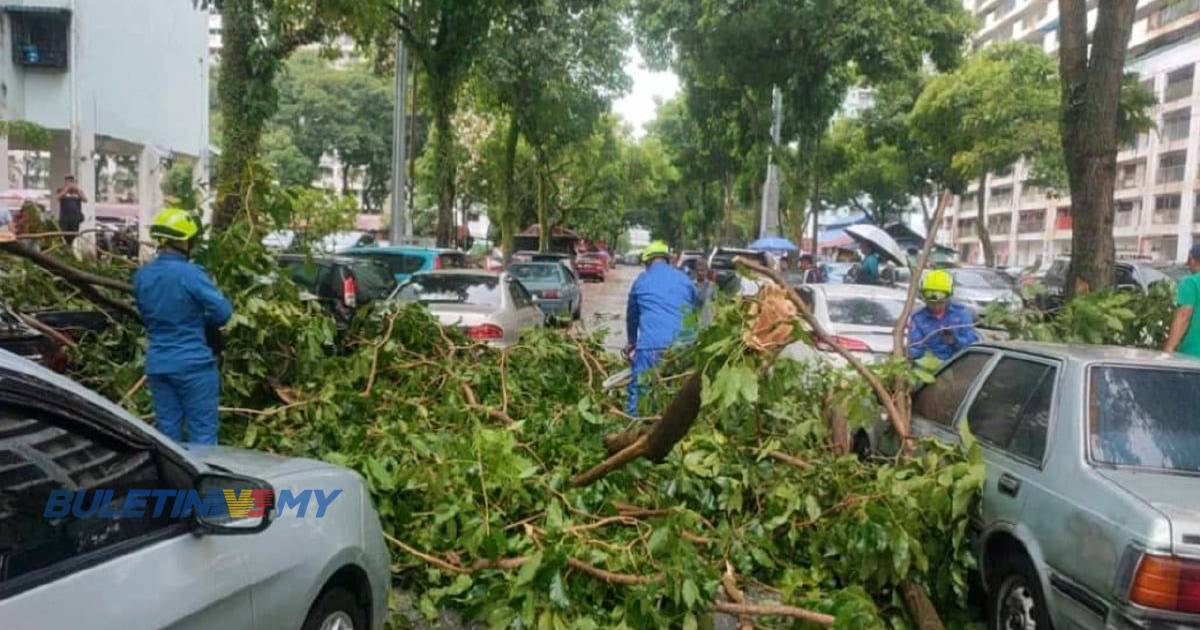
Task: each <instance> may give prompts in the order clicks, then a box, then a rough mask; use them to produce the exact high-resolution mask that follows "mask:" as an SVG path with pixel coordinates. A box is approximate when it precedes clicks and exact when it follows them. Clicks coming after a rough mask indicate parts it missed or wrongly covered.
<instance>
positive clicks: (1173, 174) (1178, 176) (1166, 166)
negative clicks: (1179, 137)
mask: <svg viewBox="0 0 1200 630" xmlns="http://www.w3.org/2000/svg"><path fill="white" fill-rule="evenodd" d="M1186 165H1187V151H1173V152H1171V153H1164V154H1163V155H1162V157H1160V158H1158V176H1157V177H1156V178H1155V179H1154V181H1155V183H1157V184H1169V183H1172V182H1181V181H1183V169H1184V166H1186Z"/></svg>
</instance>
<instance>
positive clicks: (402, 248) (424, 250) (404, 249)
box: [343, 245, 464, 254]
mask: <svg viewBox="0 0 1200 630" xmlns="http://www.w3.org/2000/svg"><path fill="white" fill-rule="evenodd" d="M343 253H346V254H464V252H462V251H459V250H457V249H450V248H447V247H416V246H409V245H379V246H369V247H353V248H351V249H348V250H346V251H345V252H343Z"/></svg>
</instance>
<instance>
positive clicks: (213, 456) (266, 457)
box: [187, 445, 338, 481]
mask: <svg viewBox="0 0 1200 630" xmlns="http://www.w3.org/2000/svg"><path fill="white" fill-rule="evenodd" d="M187 450H188V452H189V453H190V454H191V455H192V456H193V457H195V458H196V459H199V460H201V461H203V462H204V463H206V464H208V465H210V466H213V467H215V468H220V469H225V470H228V471H229V472H233V473H237V474H239V475H248V476H250V477H257V478H259V479H265V480H266V481H277V480H279V479H282V478H284V477H288V476H291V475H294V474H296V473H303V472H309V471H317V470H321V471H328V470H338V467H337V466H334V465H333V464H327V463H325V462H321V461H317V460H315V459H304V458H301V457H283V456H282V455H274V454H271V453H264V452H261V451H248V450H244V449H240V448H231V447H228V446H199V445H189V446H188V449H187Z"/></svg>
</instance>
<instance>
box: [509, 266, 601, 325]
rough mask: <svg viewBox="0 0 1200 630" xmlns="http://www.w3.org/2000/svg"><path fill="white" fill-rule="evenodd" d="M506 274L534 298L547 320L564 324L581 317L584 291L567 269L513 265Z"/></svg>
mask: <svg viewBox="0 0 1200 630" xmlns="http://www.w3.org/2000/svg"><path fill="white" fill-rule="evenodd" d="M508 273H510V274H512V276H513V277H514V278H516V279H517V280H520V281H521V284H522V285H524V286H525V288H526V289H528V290H529V292H530V293H532V294H533V296H534V297H535V298H537V305H538V308H540V309H542V312H543V313H545V314H546V316H547V317H549V318H552V319H556V320H567V319H579V318H580V317H581V316H582V315H583V287H581V286H579V278H578V277H576V275H575V273H574V272H573V271H571V269H570V268H568V267H566V266H563V265H560V264H558V263H552V262H529V263H513V264H511V265H509V266H508Z"/></svg>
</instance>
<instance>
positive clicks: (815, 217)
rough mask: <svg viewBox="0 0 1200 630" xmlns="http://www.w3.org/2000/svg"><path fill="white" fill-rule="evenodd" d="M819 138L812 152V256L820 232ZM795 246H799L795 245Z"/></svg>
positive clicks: (814, 254)
mask: <svg viewBox="0 0 1200 630" xmlns="http://www.w3.org/2000/svg"><path fill="white" fill-rule="evenodd" d="M820 155H821V136H817V140H816V151H814V152H813V156H814V157H813V159H812V187H813V188H812V202H811V205H812V208H811V209H810V212H812V254H813V256H816V255H817V249H818V246H817V235H818V234H819V233H820V231H821V170H820V168H818V166H817V162H818V161H819V160H820V159H821V158H820ZM796 245H797V246H799V245H800V244H799V243H797V244H796Z"/></svg>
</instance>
